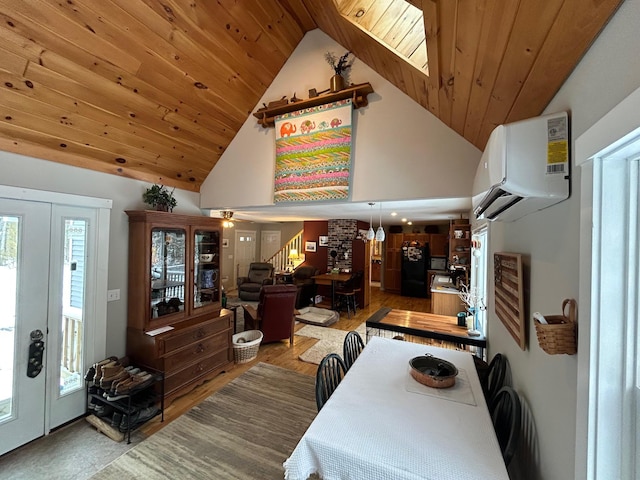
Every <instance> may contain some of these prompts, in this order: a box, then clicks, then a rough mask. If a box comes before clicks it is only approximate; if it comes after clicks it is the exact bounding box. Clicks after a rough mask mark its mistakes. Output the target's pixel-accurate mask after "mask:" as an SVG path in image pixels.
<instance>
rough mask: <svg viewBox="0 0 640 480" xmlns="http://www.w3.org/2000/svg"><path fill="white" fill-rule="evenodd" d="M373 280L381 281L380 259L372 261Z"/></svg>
mask: <svg viewBox="0 0 640 480" xmlns="http://www.w3.org/2000/svg"><path fill="white" fill-rule="evenodd" d="M371 281H372V282H379V281H380V261H379V260H372V261H371Z"/></svg>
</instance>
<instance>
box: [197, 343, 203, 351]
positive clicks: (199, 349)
mask: <svg viewBox="0 0 640 480" xmlns="http://www.w3.org/2000/svg"><path fill="white" fill-rule="evenodd" d="M202 352H204V345H202V344H201V343H199V344H198V348H196V353H202Z"/></svg>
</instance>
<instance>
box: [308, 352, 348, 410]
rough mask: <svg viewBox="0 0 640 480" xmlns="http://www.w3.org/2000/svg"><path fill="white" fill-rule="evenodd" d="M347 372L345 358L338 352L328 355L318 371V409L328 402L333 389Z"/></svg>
mask: <svg viewBox="0 0 640 480" xmlns="http://www.w3.org/2000/svg"><path fill="white" fill-rule="evenodd" d="M346 373H347V366H346V365H345V364H344V360H342V358H341V357H340V355H338V354H337V353H329V354H328V355H326V356H325V357H324V358H323V359H322V361H321V362H320V365H318V370H317V372H316V405H317V406H318V411H320V409H321V408H322V407H323V406H324V404H325V403H327V400H329V397H330V396H331V394H332V393H333V391H334V390H335V389H336V388H337V387H338V384H339V383H340V382H341V381H342V379H343V378H344V375H345V374H346Z"/></svg>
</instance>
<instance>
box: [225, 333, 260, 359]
mask: <svg viewBox="0 0 640 480" xmlns="http://www.w3.org/2000/svg"><path fill="white" fill-rule="evenodd" d="M232 341H233V356H234V358H235V361H236V363H247V362H250V361H251V360H253V359H254V358H256V357H257V356H258V349H259V348H260V342H262V332H261V331H260V330H247V331H245V332H240V333H236V334H235V335H234V336H233V339H232Z"/></svg>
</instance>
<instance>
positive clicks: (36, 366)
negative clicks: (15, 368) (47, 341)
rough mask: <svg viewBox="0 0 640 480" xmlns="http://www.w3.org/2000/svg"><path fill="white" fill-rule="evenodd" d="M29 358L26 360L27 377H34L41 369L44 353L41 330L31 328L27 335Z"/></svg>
mask: <svg viewBox="0 0 640 480" xmlns="http://www.w3.org/2000/svg"><path fill="white" fill-rule="evenodd" d="M29 336H30V338H31V343H30V344H29V360H28V361H27V377H30V378H35V377H37V376H38V375H39V374H40V372H41V371H42V357H43V353H44V342H43V341H42V339H43V338H44V334H43V333H42V330H38V329H36V330H33V331H32V332H31V334H30V335H29Z"/></svg>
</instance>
